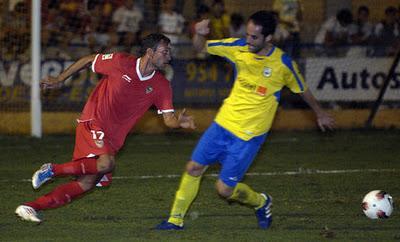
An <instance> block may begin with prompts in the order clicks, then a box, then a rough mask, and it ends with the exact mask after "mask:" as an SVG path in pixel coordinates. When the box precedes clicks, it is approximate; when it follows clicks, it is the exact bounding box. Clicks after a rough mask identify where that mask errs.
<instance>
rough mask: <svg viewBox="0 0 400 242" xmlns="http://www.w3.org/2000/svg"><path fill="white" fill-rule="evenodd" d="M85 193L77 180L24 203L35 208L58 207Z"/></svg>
mask: <svg viewBox="0 0 400 242" xmlns="http://www.w3.org/2000/svg"><path fill="white" fill-rule="evenodd" d="M83 193H85V191H84V190H83V189H82V188H81V186H80V185H79V183H78V182H77V181H73V182H70V183H67V184H63V185H60V186H58V187H56V188H55V189H54V190H53V191H52V192H50V193H48V194H46V195H44V196H41V197H39V198H37V199H36V200H35V201H33V202H27V203H24V204H25V205H27V206H30V207H32V208H34V209H35V210H43V209H48V208H58V207H61V206H62V205H64V204H66V203H69V202H71V201H72V200H73V199H74V198H76V197H77V196H79V195H81V194H83Z"/></svg>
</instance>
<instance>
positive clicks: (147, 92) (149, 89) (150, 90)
mask: <svg viewBox="0 0 400 242" xmlns="http://www.w3.org/2000/svg"><path fill="white" fill-rule="evenodd" d="M152 91H153V87H152V86H147V87H146V94H149V93H151V92H152Z"/></svg>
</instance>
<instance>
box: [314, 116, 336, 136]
mask: <svg viewBox="0 0 400 242" xmlns="http://www.w3.org/2000/svg"><path fill="white" fill-rule="evenodd" d="M317 123H318V126H319V128H320V129H321V130H322V132H325V131H326V130H327V129H328V130H334V129H335V126H336V124H335V119H334V118H333V117H332V116H331V115H330V114H329V113H327V112H325V111H321V112H320V113H318V114H317Z"/></svg>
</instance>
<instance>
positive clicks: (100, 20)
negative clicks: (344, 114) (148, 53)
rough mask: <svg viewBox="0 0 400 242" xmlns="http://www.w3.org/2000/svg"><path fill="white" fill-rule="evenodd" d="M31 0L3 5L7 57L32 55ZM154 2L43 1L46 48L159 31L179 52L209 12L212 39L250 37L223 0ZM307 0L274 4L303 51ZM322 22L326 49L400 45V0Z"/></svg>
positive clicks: (61, 51) (89, 48)
mask: <svg viewBox="0 0 400 242" xmlns="http://www.w3.org/2000/svg"><path fill="white" fill-rule="evenodd" d="M27 2H28V1H17V3H16V4H15V5H14V6H13V8H12V9H11V10H9V11H4V10H3V12H2V18H1V22H0V24H1V31H0V42H1V50H0V51H1V56H2V59H5V60H12V59H16V58H17V59H21V60H27V59H29V55H30V50H29V46H30V11H29V10H28V8H29V7H30V6H28V4H27ZM148 2H149V1H144V0H136V1H135V0H86V1H77V0H42V31H41V33H42V34H41V38H42V46H43V55H45V57H46V58H59V57H61V58H63V59H74V58H76V57H77V56H82V55H84V54H87V53H93V52H99V51H100V52H105V51H107V52H109V51H118V50H121V51H130V52H134V49H135V47H137V46H139V45H140V42H141V39H142V37H143V36H145V35H147V34H148V33H150V32H155V31H158V32H161V33H164V34H165V35H167V36H168V37H169V38H170V39H171V42H172V44H173V45H175V46H177V45H179V46H180V47H179V48H175V49H174V52H175V54H177V55H178V56H179V55H184V54H185V53H186V54H187V53H188V52H187V51H180V52H179V49H181V48H184V47H185V46H186V47H190V38H191V36H192V35H193V33H194V23H195V22H197V21H199V20H201V19H205V18H209V19H210V20H211V23H210V27H211V33H210V35H209V38H210V39H220V38H226V37H238V38H241V37H245V36H246V29H245V17H244V16H243V15H242V14H241V13H228V12H227V11H226V9H225V3H224V1H223V0H213V1H209V2H210V4H209V5H207V4H204V3H203V1H196V3H198V4H197V5H196V13H193V15H192V16H193V17H192V18H190V19H188V18H185V17H184V16H183V15H182V9H183V4H184V1H179V0H159V1H158V2H159V4H152V5H150V7H149V4H148ZM152 2H153V1H152ZM300 3H301V2H300V1H295V0H294V1H281V0H275V1H274V4H273V7H272V9H271V10H273V11H274V13H275V16H276V18H277V20H278V23H279V24H278V27H277V30H276V33H275V35H274V40H275V43H276V45H278V46H279V47H281V48H283V49H284V50H285V51H287V52H289V53H290V54H291V55H292V56H293V57H295V58H297V57H300V54H301V53H300V50H301V46H302V45H303V46H306V43H305V42H304V41H302V40H301V38H300V36H301V26H302V19H303V16H302V12H303V10H302V6H301V4H300ZM149 8H150V9H149ZM3 9H4V7H3ZM6 9H7V8H6ZM316 24H317V23H316ZM319 24H320V25H321V27H320V30H319V31H318V32H317V33H316V36H315V41H314V43H313V48H315V53H317V54H318V55H327V56H335V55H339V54H340V53H341V52H340V51H337V49H338V48H341V49H342V50H344V51H345V52H346V53H348V52H349V45H357V46H360V47H362V48H361V50H362V52H363V53H364V52H365V54H366V55H369V56H388V55H393V54H394V53H395V51H396V50H397V48H398V47H399V45H400V6H399V7H398V8H396V7H394V6H388V7H387V8H386V10H385V18H384V19H383V20H382V21H380V22H379V23H371V22H370V21H369V9H368V7H366V6H361V7H359V8H358V11H357V13H356V15H355V16H353V14H352V12H351V11H350V10H348V9H342V10H340V11H338V13H337V14H336V16H333V17H330V18H328V19H327V20H326V22H324V23H319ZM187 49H190V48H187ZM352 49H353V50H354V48H352ZM357 50H360V48H358V49H357ZM74 55H77V56H74Z"/></svg>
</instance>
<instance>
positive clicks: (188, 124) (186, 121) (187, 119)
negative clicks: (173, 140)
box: [178, 108, 196, 129]
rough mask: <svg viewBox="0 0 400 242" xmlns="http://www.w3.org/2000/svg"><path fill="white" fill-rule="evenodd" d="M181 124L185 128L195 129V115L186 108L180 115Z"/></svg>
mask: <svg viewBox="0 0 400 242" xmlns="http://www.w3.org/2000/svg"><path fill="white" fill-rule="evenodd" d="M178 121H179V125H180V126H181V128H184V129H195V128H196V125H195V124H194V119H193V116H190V115H187V114H186V108H184V109H183V110H182V112H181V113H180V114H179V116H178Z"/></svg>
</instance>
